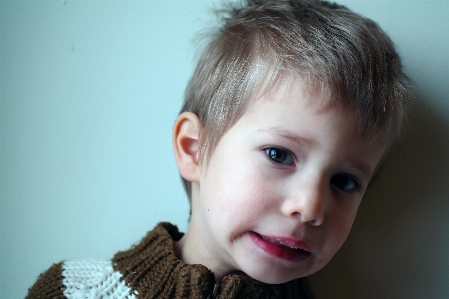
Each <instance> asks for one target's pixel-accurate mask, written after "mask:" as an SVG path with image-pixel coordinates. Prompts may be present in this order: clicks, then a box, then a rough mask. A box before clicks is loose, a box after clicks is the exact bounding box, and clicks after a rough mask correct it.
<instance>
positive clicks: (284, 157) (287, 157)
mask: <svg viewBox="0 0 449 299" xmlns="http://www.w3.org/2000/svg"><path fill="white" fill-rule="evenodd" d="M265 153H266V154H267V155H268V157H270V159H271V160H273V161H274V162H276V163H279V164H285V165H293V164H295V162H294V160H293V157H292V155H291V154H290V153H289V152H288V151H285V150H281V149H279V148H276V147H270V148H267V149H265Z"/></svg>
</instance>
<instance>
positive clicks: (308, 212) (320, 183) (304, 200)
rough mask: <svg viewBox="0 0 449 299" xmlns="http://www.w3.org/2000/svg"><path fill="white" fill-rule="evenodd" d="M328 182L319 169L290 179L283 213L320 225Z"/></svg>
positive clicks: (322, 218)
mask: <svg viewBox="0 0 449 299" xmlns="http://www.w3.org/2000/svg"><path fill="white" fill-rule="evenodd" d="M327 186H328V184H327V183H326V180H325V178H324V176H323V174H322V173H320V171H317V170H314V171H309V172H307V173H304V174H303V175H301V179H300V180H299V181H298V180H292V182H291V185H290V192H289V195H288V196H287V198H285V201H284V203H283V208H282V209H283V213H284V214H286V215H288V216H291V217H296V218H298V219H300V221H301V222H304V223H305V222H307V223H310V224H312V225H315V226H317V225H321V224H322V223H323V221H324V211H325V204H326V197H327V188H326V187H327Z"/></svg>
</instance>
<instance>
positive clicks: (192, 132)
mask: <svg viewBox="0 0 449 299" xmlns="http://www.w3.org/2000/svg"><path fill="white" fill-rule="evenodd" d="M201 129H202V126H201V122H200V120H199V118H198V116H196V114H194V113H192V112H183V113H181V114H180V115H179V116H178V118H177V119H176V122H175V125H174V126H173V149H174V153H175V160H176V164H177V165H178V169H179V172H180V173H181V176H182V177H183V178H184V179H186V180H188V181H190V182H199V179H200V166H199V146H200V145H199V136H200V132H201Z"/></svg>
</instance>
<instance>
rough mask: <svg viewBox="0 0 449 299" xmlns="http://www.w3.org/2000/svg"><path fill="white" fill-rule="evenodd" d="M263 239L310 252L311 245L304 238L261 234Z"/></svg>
mask: <svg viewBox="0 0 449 299" xmlns="http://www.w3.org/2000/svg"><path fill="white" fill-rule="evenodd" d="M259 235H260V236H261V237H262V238H263V239H265V240H267V241H270V242H272V243H278V244H280V245H284V246H287V247H291V248H294V249H301V250H304V251H307V252H310V247H309V246H308V245H307V244H306V243H305V242H304V241H302V240H298V239H294V238H289V237H277V236H268V235H261V234H259Z"/></svg>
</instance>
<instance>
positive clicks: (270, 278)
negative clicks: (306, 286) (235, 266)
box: [245, 269, 305, 284]
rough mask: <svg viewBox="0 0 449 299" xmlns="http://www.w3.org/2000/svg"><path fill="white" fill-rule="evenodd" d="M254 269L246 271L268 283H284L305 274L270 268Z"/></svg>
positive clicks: (252, 276) (249, 274)
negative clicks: (265, 269)
mask: <svg viewBox="0 0 449 299" xmlns="http://www.w3.org/2000/svg"><path fill="white" fill-rule="evenodd" d="M254 270H255V269H252V271H247V272H245V273H246V275H248V276H249V277H250V278H252V279H254V280H256V281H259V282H261V283H266V284H282V283H286V282H289V281H291V280H294V279H297V278H300V277H303V276H305V275H300V274H299V273H296V275H295V274H293V273H291V274H290V273H287V272H286V271H285V270H283V271H282V270H273V269H269V270H268V271H254Z"/></svg>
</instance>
